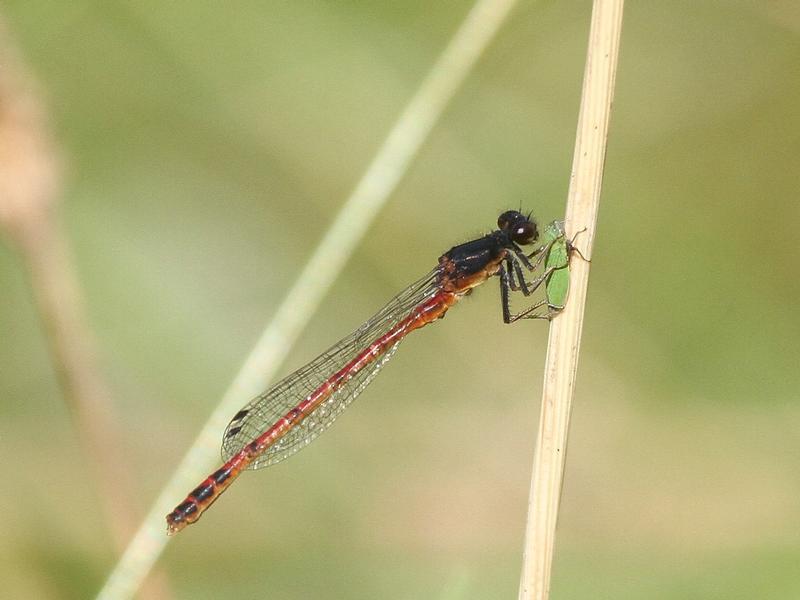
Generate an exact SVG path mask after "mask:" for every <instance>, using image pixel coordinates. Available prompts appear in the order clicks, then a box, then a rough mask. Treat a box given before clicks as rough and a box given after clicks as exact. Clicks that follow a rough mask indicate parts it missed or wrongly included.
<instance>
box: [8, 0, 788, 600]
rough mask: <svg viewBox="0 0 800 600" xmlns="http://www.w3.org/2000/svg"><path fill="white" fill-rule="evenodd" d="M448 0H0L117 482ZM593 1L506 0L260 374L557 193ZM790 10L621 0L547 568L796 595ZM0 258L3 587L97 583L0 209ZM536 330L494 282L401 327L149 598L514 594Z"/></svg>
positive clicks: (198, 378) (595, 584) (173, 427)
mask: <svg viewBox="0 0 800 600" xmlns="http://www.w3.org/2000/svg"><path fill="white" fill-rule="evenodd" d="M469 7H470V3H469V2H463V1H459V2H447V3H429V2H420V1H406V2H270V3H251V2H237V3H232V4H227V5H225V6H224V7H223V5H221V4H216V3H195V2H185V1H179V2H170V3H160V2H142V3H126V2H106V3H100V2H76V3H62V2H36V3H32V2H9V3H5V6H4V8H5V10H4V13H5V14H4V16H5V18H6V19H7V25H8V27H9V29H10V30H11V32H12V33H13V35H14V36H15V38H16V40H17V42H18V43H19V44H20V46H21V49H22V52H23V53H24V55H25V57H26V60H27V61H28V64H29V66H30V67H31V68H32V70H33V71H34V72H35V74H36V76H37V78H38V80H39V82H40V83H41V84H42V86H43V88H44V89H45V91H46V95H47V101H48V104H49V107H50V110H51V112H52V119H53V122H54V125H55V130H56V134H57V137H58V140H59V143H60V144H61V147H62V150H63V154H64V157H65V159H66V163H67V166H68V176H67V181H66V185H65V192H64V205H63V207H62V211H61V212H62V216H63V220H64V222H65V227H66V229H67V233H68V236H69V238H70V240H71V242H72V244H73V246H74V253H75V256H76V260H77V265H78V269H79V274H80V279H81V282H82V284H83V286H84V293H85V295H86V298H87V302H88V309H89V317H90V320H91V322H92V325H93V326H94V328H95V333H96V335H97V337H98V339H99V342H100V347H101V350H102V364H103V367H104V372H105V374H106V376H107V378H108V380H109V381H110V382H111V385H112V387H113V390H114V392H115V401H116V408H117V410H118V413H119V418H120V419H121V420H122V422H123V423H124V426H125V433H126V436H125V438H124V439H122V440H120V443H121V445H122V447H123V448H124V451H125V453H126V456H127V457H128V459H129V467H130V471H131V473H132V475H133V477H134V478H135V480H136V481H137V482H138V484H139V486H140V488H139V489H140V495H139V496H138V497H137V498H136V499H135V502H136V504H137V505H138V506H139V508H140V509H141V510H142V511H144V510H146V509H147V508H148V507H149V505H150V502H151V501H152V500H153V498H154V497H155V495H156V494H157V492H158V490H159V489H160V486H161V485H162V484H163V483H164V482H165V481H166V479H167V478H168V477H169V475H170V474H171V472H172V470H173V469H174V468H175V466H176V465H177V463H178V461H179V460H180V458H181V457H182V455H183V452H184V451H185V449H186V447H187V446H188V444H189V443H190V442H191V440H192V439H193V437H194V435H195V433H196V431H197V429H198V428H199V427H200V426H201V424H202V423H203V422H204V421H205V419H206V417H207V415H208V414H209V413H210V411H211V410H212V408H213V407H214V406H215V404H216V403H217V401H218V399H219V397H220V395H221V393H222V392H223V390H224V389H225V388H226V386H227V384H228V382H229V381H230V379H231V378H232V376H233V375H234V373H235V372H236V371H237V369H238V367H239V365H240V364H241V361H242V360H243V358H244V357H245V355H246V354H247V352H248V351H249V349H250V347H251V346H252V344H253V343H254V342H255V339H256V337H257V335H258V333H259V331H260V330H261V328H262V326H263V324H264V323H265V322H266V321H267V319H268V318H269V317H270V316H271V314H272V313H273V311H274V309H275V307H276V305H277V303H278V302H279V301H280V300H281V298H282V297H283V295H284V293H285V292H286V290H287V288H288V286H289V285H290V284H291V282H292V281H293V280H294V277H295V275H296V273H297V272H298V269H299V268H300V267H301V266H302V265H303V264H304V261H305V259H306V258H307V257H308V256H309V253H310V251H311V249H312V248H313V247H314V245H315V244H316V242H317V241H318V240H319V238H320V236H321V235H323V233H324V232H325V230H326V228H327V227H328V225H329V224H330V222H331V221H332V219H333V217H334V215H335V214H336V212H337V210H338V208H339V207H340V205H341V203H342V201H343V199H344V198H345V197H346V195H347V194H348V193H349V191H350V190H351V189H352V187H353V186H354V184H355V182H356V181H357V179H358V177H359V176H360V174H361V173H362V172H363V171H364V169H365V168H366V165H367V164H368V163H369V161H370V159H371V157H372V156H373V155H374V153H375V151H376V149H377V147H378V146H379V144H380V143H381V141H382V140H383V138H384V136H385V134H386V133H387V131H388V129H389V127H390V126H391V124H392V123H393V122H394V120H395V118H396V117H397V115H398V114H399V112H400V111H401V109H402V107H403V106H404V104H405V103H406V102H407V100H408V98H409V97H410V96H411V95H412V94H413V92H414V91H415V89H416V88H417V86H418V84H419V83H420V81H421V79H422V78H423V77H424V75H425V73H426V72H427V70H428V68H429V67H430V65H431V64H432V62H433V61H434V60H435V58H436V57H437V56H438V54H439V53H440V51H441V50H442V48H443V47H444V45H445V44H446V42H447V40H448V39H449V38H450V36H451V35H452V33H453V32H454V31H455V29H456V28H457V27H458V24H459V23H460V22H461V20H462V19H463V17H464V15H465V14H466V12H467V11H468V9H469ZM590 8H591V7H590V3H589V2H587V1H584V2H549V1H545V2H523V3H522V4H521V5H520V6H518V7H517V9H516V10H515V11H514V13H513V14H512V16H511V18H510V20H509V21H508V22H507V23H506V25H505V26H504V27H503V29H502V30H501V31H500V33H499V36H498V38H497V39H496V40H495V42H494V43H493V44H492V45H491V47H490V49H489V50H488V52H487V53H486V54H485V55H484V56H483V57H482V58H481V60H480V62H479V64H478V66H477V68H476V70H475V71H474V72H473V73H472V75H471V76H470V78H469V80H468V81H467V83H466V85H465V86H464V87H463V88H462V89H461V90H460V92H459V93H458V95H457V96H456V98H455V101H454V102H453V103H452V105H450V107H449V108H448V109H447V111H446V113H445V115H444V118H443V120H442V121H441V123H440V124H439V125H438V126H437V127H436V129H435V131H434V132H433V135H432V137H431V138H430V140H429V141H428V143H427V144H426V145H425V147H424V149H423V151H422V153H421V155H420V156H419V158H418V160H417V161H416V162H415V163H414V165H413V168H412V169H411V171H410V173H409V174H408V176H407V177H406V178H405V179H404V180H403V182H402V184H401V185H400V188H399V189H398V191H397V192H396V193H395V194H394V196H393V198H392V199H391V201H390V203H389V204H388V205H387V208H386V209H385V210H384V212H383V213H382V214H381V215H380V217H379V218H378V220H377V222H376V223H375V225H374V227H373V228H372V229H371V231H370V232H369V234H368V235H367V237H366V239H365V240H364V241H363V243H362V244H361V245H360V247H359V250H358V252H357V253H356V255H355V257H354V258H353V260H352V261H351V262H350V263H349V265H348V267H347V269H346V271H345V272H344V274H343V275H342V276H341V278H340V279H339V280H338V282H337V284H336V286H335V287H334V289H333V290H332V292H331V293H330V295H329V296H328V297H327V299H326V301H325V304H324V306H323V307H322V308H321V310H320V311H319V312H318V313H317V314H316V315H315V316H314V318H313V319H312V320H311V323H310V326H309V327H308V329H307V330H306V333H305V334H304V336H303V337H302V339H301V341H300V343H299V344H297V346H296V347H295V348H294V349H293V350H292V352H291V353H290V355H289V357H288V360H287V362H286V364H285V365H284V366H283V367H282V368H281V373H286V372H288V371H289V369H291V368H293V367H296V366H298V365H300V364H303V363H304V362H306V361H307V360H309V359H311V358H313V357H314V356H315V355H316V354H317V353H318V352H320V351H321V350H323V349H324V348H326V347H327V346H328V345H329V344H331V343H333V342H334V341H336V340H337V339H338V338H339V337H341V336H343V335H344V334H346V333H349V331H350V330H351V329H352V328H354V327H355V326H357V325H359V324H360V323H361V322H362V321H363V320H364V319H365V318H367V317H368V316H369V315H370V314H371V313H372V312H373V311H374V310H375V309H377V308H378V307H380V306H381V305H382V304H383V303H384V302H385V301H386V300H388V299H389V298H390V297H391V296H392V295H393V294H394V293H396V292H397V291H398V290H400V289H401V288H402V287H403V286H404V285H406V284H408V283H410V282H412V281H414V280H415V279H416V278H417V277H418V276H420V275H421V274H423V273H425V272H426V271H427V270H428V269H430V268H431V267H432V266H433V265H434V264H435V261H436V258H437V257H438V256H439V254H441V253H442V252H443V251H444V250H446V249H448V248H449V247H450V246H452V245H454V244H456V243H459V242H462V241H465V240H467V239H469V238H471V237H473V236H475V235H477V234H480V233H483V232H485V231H487V230H489V229H490V228H491V227H492V226H493V224H494V221H495V219H496V217H497V214H498V212H499V211H500V210H502V209H506V208H516V207H518V206H519V205H520V204H522V205H523V206H524V207H525V208H528V209H531V210H533V211H534V213H535V215H536V216H537V217H539V218H540V219H541V220H546V221H549V220H551V219H553V218H556V217H559V216H560V215H561V214H563V210H564V198H565V195H566V190H567V185H568V181H569V174H570V165H571V159H572V144H573V141H574V133H575V123H576V117H577V111H578V98H579V93H580V84H581V78H582V73H583V61H584V56H585V47H586V37H587V33H588V24H589V14H590ZM799 36H800V8H798V5H797V4H796V3H795V2H791V1H789V0H783V1H774V2H759V1H755V0H753V1H750V2H746V1H740V2H735V1H732V2H722V1H720V2H692V1H689V0H685V1H678V2H669V3H637V2H630V3H628V6H627V10H626V14H625V19H624V27H623V45H622V54H621V62H620V69H619V72H618V76H617V93H616V98H615V104H614V110H613V115H612V127H611V137H610V145H609V150H608V156H607V163H606V170H605V183H604V190H603V199H602V202H601V209H600V218H599V224H598V231H597V237H596V242H595V252H594V256H593V265H592V273H591V279H590V290H589V298H588V306H587V315H586V321H585V325H584V337H583V352H582V356H581V365H580V371H579V376H578V388H577V396H576V398H575V404H574V413H573V427H572V430H571V439H570V449H569V459H568V464H567V475H566V482H565V486H564V496H563V501H562V512H561V515H560V521H559V537H558V541H557V552H556V558H555V570H554V580H553V593H552V597H553V598H558V599H567V598H570V599H571V598H615V599H619V598H648V599H667V598H670V599H671V598H680V599H685V598H698V599H699V598H703V599H706V598H712V599H722V598H725V599H731V598H748V599H749V598H798V597H800V577H798V570H797V569H798V564H800V533H798V532H800V405H798V400H799V399H800V397H799V394H798V390H800V369H798V359H799V358H800V352H798V338H800V314H798V310H797V299H798V295H799V294H800V283H798V274H799V273H800V269H799V268H798V266H799V265H800V249H798V244H797V228H798V224H800V219H798V216H800V203H798V192H797V191H798V187H799V185H800V177H799V176H798V174H799V173H800V169H798V157H799V156H800V110H798V98H800V38H799ZM0 290H1V291H2V292H1V293H0V337H1V339H2V340H3V342H2V343H0V399H1V400H0V461H2V471H0V472H1V473H2V477H3V486H2V491H0V531H1V532H2V533H0V557H2V560H0V579H1V580H2V581H3V595H6V594H7V597H9V598H38V597H42V598H66V599H71V598H85V597H89V596H91V595H92V594H93V593H94V592H95V591H96V590H97V589H99V587H100V585H101V584H102V582H103V580H104V577H105V573H106V572H107V570H108V569H109V568H110V567H111V566H112V565H113V564H114V551H113V549H112V545H111V542H110V541H109V538H108V533H107V530H106V529H105V526H104V525H103V523H102V520H101V519H99V518H98V515H99V514H100V513H99V503H98V499H97V497H96V494H95V491H94V487H93V482H92V480H91V475H90V471H89V470H88V469H87V468H86V466H85V462H86V461H85V458H84V456H83V454H82V451H81V447H80V446H79V443H78V440H77V438H76V435H75V432H74V431H73V429H72V425H71V421H70V419H69V415H68V412H67V410H66V408H65V407H64V404H63V402H62V399H61V394H60V391H59V389H58V387H57V383H56V380H55V377H54V372H53V369H52V367H51V363H50V361H49V358H48V355H47V352H46V345H45V342H44V338H43V332H42V328H41V325H40V323H39V321H38V319H37V315H36V313H35V311H34V309H33V306H32V301H31V293H30V290H29V287H28V285H27V283H26V279H25V275H24V272H23V271H22V266H21V263H20V261H19V258H18V255H17V253H16V252H15V251H14V249H13V248H12V247H11V246H10V245H9V244H8V243H7V242H6V241H3V242H0ZM546 335H547V326H546V324H544V323H541V322H523V323H520V324H517V325H515V326H513V327H508V326H505V325H503V323H502V321H501V318H500V307H499V302H498V293H497V289H496V287H495V284H494V283H492V284H490V285H487V286H486V289H480V290H478V291H477V292H476V293H475V294H474V295H473V296H472V297H471V298H469V299H468V300H467V301H465V302H463V303H462V305H460V306H459V307H458V308H457V309H455V310H454V311H453V312H451V313H450V314H449V315H448V317H447V319H445V321H443V322H442V323H440V324H437V325H436V326H435V327H431V328H428V329H426V330H424V331H422V332H420V333H418V334H415V335H414V336H412V337H411V338H410V339H409V340H408V341H407V342H405V343H404V346H403V348H402V349H401V351H400V352H398V354H397V356H396V358H395V359H394V360H393V362H392V365H391V366H390V367H389V368H387V369H386V370H385V372H384V374H383V375H381V377H380V378H378V379H377V380H376V381H375V383H374V384H373V385H372V386H371V387H370V389H369V390H368V392H366V393H365V394H364V395H363V396H362V397H361V398H360V399H359V400H358V402H357V403H356V404H355V405H354V406H353V407H352V408H351V409H350V410H349V411H348V414H347V415H346V418H343V419H341V420H340V422H339V423H338V424H337V425H336V426H335V427H334V428H333V429H332V430H331V431H330V432H329V433H328V434H326V435H325V436H323V437H322V438H321V439H320V440H318V441H317V442H316V443H315V444H314V445H313V446H312V447H311V448H310V449H309V450H307V451H305V452H302V453H300V454H299V455H297V456H296V457H294V458H293V459H292V460H291V461H289V462H286V463H283V464H281V465H279V466H276V467H273V468H270V469H268V470H266V471H260V472H258V473H257V474H246V475H245V476H243V477H242V478H241V481H240V482H239V483H237V484H236V486H235V487H234V488H233V489H232V490H231V491H230V492H229V493H228V494H226V497H225V498H224V500H223V501H221V502H219V504H218V505H216V506H215V507H214V509H213V510H212V511H210V512H209V514H208V515H207V516H206V517H204V519H203V520H202V521H201V523H200V524H198V525H197V526H194V527H192V528H191V529H190V530H187V531H186V532H184V533H183V534H181V535H180V536H179V537H178V538H176V539H175V540H173V541H172V543H171V544H170V545H169V546H168V548H167V551H166V553H165V554H164V556H163V558H162V561H161V565H162V567H163V569H164V571H165V572H166V574H167V576H168V578H169V581H170V586H171V588H172V590H173V592H174V595H175V597H178V598H190V597H191V598H223V597H240V598H254V597H269V598H280V599H305V598H343V599H350V598H354V599H362V598H363V599H368V598H398V599H410V598H446V599H461V598H470V599H484V598H488V599H492V598H510V597H514V596H515V594H516V591H517V586H518V577H519V572H520V560H521V558H520V552H521V548H522V542H523V533H524V521H525V516H526V502H527V492H528V485H529V474H530V468H531V461H532V451H533V445H534V440H535V431H536V422H537V418H538V412H539V407H538V394H539V388H540V385H541V379H542V373H541V365H542V364H543V347H544V343H545V340H546ZM487 342H488V343H487ZM220 433H221V432H220ZM187 491H188V490H187ZM175 500H176V502H177V501H179V500H180V498H176V499H175Z"/></svg>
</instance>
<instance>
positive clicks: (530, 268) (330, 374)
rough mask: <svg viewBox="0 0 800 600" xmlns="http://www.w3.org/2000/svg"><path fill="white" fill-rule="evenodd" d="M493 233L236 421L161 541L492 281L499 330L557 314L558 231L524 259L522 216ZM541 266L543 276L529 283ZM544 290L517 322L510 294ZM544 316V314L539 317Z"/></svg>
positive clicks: (561, 271)
mask: <svg viewBox="0 0 800 600" xmlns="http://www.w3.org/2000/svg"><path fill="white" fill-rule="evenodd" d="M497 227H498V229H497V230H495V231H492V232H491V233H489V234H487V235H485V236H483V237H481V238H478V239H475V240H472V241H470V242H467V243H465V244H461V245H459V246H455V247H453V248H451V249H450V250H448V251H447V252H445V253H444V254H443V255H442V256H441V257H439V264H438V265H437V266H436V268H435V269H433V270H432V271H431V272H430V273H428V274H427V275H425V276H424V277H423V278H422V279H420V280H418V281H417V282H416V283H413V284H411V285H410V286H409V287H407V288H406V289H405V290H403V291H402V292H400V294H398V295H397V296H395V298H394V299H393V300H391V301H390V302H389V303H388V304H387V305H386V306H384V307H383V308H382V309H381V310H379V311H378V313H377V314H376V315H375V316H373V317H372V318H371V319H369V320H368V321H367V322H366V323H364V324H363V325H362V326H361V327H359V328H358V329H357V330H356V331H354V332H353V333H352V334H350V335H349V336H347V337H346V338H344V339H343V340H341V341H339V342H338V343H337V344H335V345H334V346H332V347H331V348H330V349H328V350H327V351H326V352H324V353H323V354H321V355H320V356H318V357H317V358H316V359H314V360H313V361H311V362H310V363H308V364H307V365H306V366H304V367H302V368H301V369H298V370H297V371H295V372H294V373H292V374H291V375H289V376H288V377H286V378H284V379H283V380H282V381H279V382H278V383H276V384H275V385H274V386H272V387H271V388H270V389H269V390H267V391H266V392H264V393H263V394H261V395H260V396H258V397H256V398H255V399H253V400H252V401H251V402H250V403H249V404H247V405H246V406H245V407H244V408H242V409H241V410H240V411H239V412H237V413H236V414H235V415H234V417H233V419H232V420H231V422H230V424H229V425H228V427H227V429H226V430H225V434H224V435H223V437H222V459H223V460H224V461H225V464H223V465H222V466H221V467H220V468H219V469H217V470H216V471H214V473H212V474H211V475H209V476H208V477H207V478H206V479H205V480H203V482H202V483H201V484H200V485H199V486H198V487H197V488H196V489H194V490H193V491H192V492H191V493H190V494H189V496H188V497H187V498H186V499H185V500H184V501H183V502H182V503H181V504H179V505H178V506H177V507H176V508H175V510H173V511H172V512H171V513H170V514H169V515H167V532H168V533H170V534H172V533H176V532H178V531H180V530H181V529H183V528H184V527H186V525H189V524H190V523H194V522H195V521H197V520H198V519H199V518H200V516H201V515H202V514H203V512H204V511H205V510H206V509H207V508H208V507H209V506H211V504H212V503H213V502H214V501H215V500H216V499H217V498H219V496H220V495H221V494H222V492H224V491H225V490H226V489H227V488H228V486H230V485H231V483H233V481H234V480H235V479H236V477H237V476H238V475H239V473H241V472H242V471H243V470H245V469H260V468H261V467H266V466H268V465H273V464H275V463H278V462H280V461H282V460H284V459H285V458H287V457H289V456H290V455H292V454H294V453H295V452H297V451H298V450H300V449H301V448H303V447H305V446H306V445H307V444H308V443H309V442H310V441H311V440H313V439H314V438H316V437H317V436H318V435H319V434H320V433H322V432H323V431H324V430H325V429H327V428H328V427H329V426H330V425H331V424H332V423H333V422H334V420H336V417H338V416H339V414H340V413H341V412H342V411H343V410H344V409H345V408H346V407H347V406H348V405H349V404H350V402H352V401H353V400H354V399H355V398H356V396H358V395H359V394H360V393H361V392H362V391H363V390H364V388H365V387H367V385H368V384H369V383H370V382H371V381H372V379H373V378H374V377H375V375H377V373H378V371H380V369H381V367H383V365H385V364H386V362H387V361H388V360H389V359H390V358H391V357H392V355H393V354H394V352H395V351H396V350H397V347H398V345H399V344H400V342H401V341H402V340H403V339H404V338H405V336H407V335H408V334H409V333H411V332H412V331H414V330H415V329H419V328H420V327H423V326H425V325H427V324H428V323H432V322H433V321H435V320H437V319H441V318H442V317H444V315H445V313H446V312H447V310H448V309H449V308H450V307H451V306H453V305H454V304H456V303H457V302H458V301H459V300H460V299H461V298H463V297H464V296H466V295H467V294H469V293H470V292H471V291H472V290H473V288H475V287H477V286H479V285H480V284H482V283H483V282H484V281H486V280H488V279H489V278H490V277H493V276H495V275H497V276H499V278H500V292H501V300H502V308H503V321H505V322H506V323H513V322H514V321H516V320H518V319H529V318H550V317H551V316H552V315H553V314H555V313H556V312H558V310H560V309H561V308H562V307H563V303H564V301H565V299H566V293H567V288H566V285H567V283H568V263H569V250H570V249H571V244H570V243H569V241H568V240H566V239H565V236H564V230H563V226H562V224H561V223H560V222H554V223H552V224H550V225H548V226H547V227H546V228H545V231H544V235H543V238H544V243H542V244H541V245H540V246H538V247H537V248H535V249H534V250H533V251H532V252H530V253H528V254H526V253H525V252H524V251H523V250H522V248H521V246H530V245H532V244H535V243H536V241H537V239H538V238H539V232H538V230H537V227H536V222H535V221H534V220H533V219H531V218H530V215H528V216H526V215H524V214H522V213H520V212H518V211H515V210H510V211H506V212H504V213H503V214H501V215H500V217H499V218H498V219H497ZM540 265H541V266H542V270H541V272H540V273H541V274H539V275H538V276H536V277H533V275H534V274H536V273H539V271H537V269H538V267H539V266H540ZM526 273H530V275H528V276H527V277H531V279H527V278H526ZM542 283H545V289H546V294H545V299H544V300H540V301H539V302H535V303H534V304H533V305H532V306H530V307H528V308H527V309H525V310H523V311H521V312H518V313H513V312H512V311H511V306H510V296H511V293H512V292H521V293H522V295H523V296H526V297H527V296H530V295H531V294H532V293H533V292H534V291H535V290H536V289H537V288H538V287H539V286H540V285H541V284H542ZM542 307H544V308H545V311H544V312H543V313H539V312H537V310H538V309H539V308H542Z"/></svg>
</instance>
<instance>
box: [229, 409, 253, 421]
mask: <svg viewBox="0 0 800 600" xmlns="http://www.w3.org/2000/svg"><path fill="white" fill-rule="evenodd" d="M249 412H250V410H249V409H247V408H243V409H242V410H240V411H239V412H237V413H236V414H235V415H233V419H231V423H233V422H234V421H239V420H241V419H244V418H245V417H246V416H247V413H249Z"/></svg>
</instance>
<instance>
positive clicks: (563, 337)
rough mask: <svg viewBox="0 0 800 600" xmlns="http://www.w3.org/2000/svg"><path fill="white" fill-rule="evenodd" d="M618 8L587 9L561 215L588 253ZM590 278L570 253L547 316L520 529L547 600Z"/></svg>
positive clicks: (600, 1) (534, 593)
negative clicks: (565, 291) (564, 291)
mask: <svg viewBox="0 0 800 600" xmlns="http://www.w3.org/2000/svg"><path fill="white" fill-rule="evenodd" d="M622 9H623V0H595V2H594V6H593V9H592V24H591V30H590V32H589V49H588V54H587V59H586V70H585V72H584V78H583V92H582V96H581V106H580V114H579V117H578V133H577V139H576V141H575V154H574V156H573V163H572V177H571V181H570V187H569V193H568V196H567V211H566V219H565V220H566V231H567V236H569V237H571V236H574V235H576V234H578V237H577V238H576V241H575V245H576V246H577V247H578V248H579V250H580V251H581V253H582V254H583V255H584V256H585V257H587V258H588V257H590V256H591V250H592V246H593V242H594V234H595V224H596V221H597V211H598V207H599V201H600V189H601V183H602V176H603V163H604V160H605V154H606V139H607V136H608V124H609V116H610V113H611V101H612V98H613V94H614V78H615V73H616V68H617V56H618V54H619V42H620V33H621V29H622ZM578 232H582V233H578ZM588 280H589V263H588V262H586V261H585V260H582V259H581V258H580V257H579V256H574V257H573V259H572V262H571V273H570V292H569V300H568V301H567V304H566V307H565V308H564V311H563V312H562V313H561V314H560V315H559V316H557V317H556V318H555V319H553V321H552V325H551V327H550V338H549V340H548V346H547V358H546V360H545V372H544V387H543V390H542V407H541V416H540V419H539V434H538V439H537V441H536V451H535V454H534V464H533V476H532V480H531V489H530V497H529V503H528V522H527V526H526V531H525V548H524V554H523V565H522V577H521V581H520V590H519V598H520V599H521V600H530V599H536V600H545V599H546V598H548V597H549V594H550V573H551V568H552V563H553V550H554V546H555V532H556V524H557V521H558V507H559V501H560V497H561V486H562V482H563V477H564V460H565V455H566V448H567V433H568V430H569V418H570V411H571V406H572V395H573V391H574V388H575V375H576V371H577V368H578V351H579V349H580V340H581V330H582V328H583V313H584V305H585V303H586V290H587V284H588Z"/></svg>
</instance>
